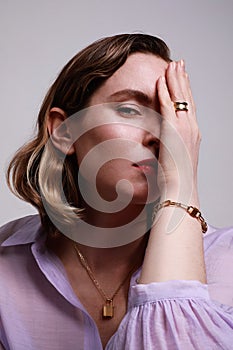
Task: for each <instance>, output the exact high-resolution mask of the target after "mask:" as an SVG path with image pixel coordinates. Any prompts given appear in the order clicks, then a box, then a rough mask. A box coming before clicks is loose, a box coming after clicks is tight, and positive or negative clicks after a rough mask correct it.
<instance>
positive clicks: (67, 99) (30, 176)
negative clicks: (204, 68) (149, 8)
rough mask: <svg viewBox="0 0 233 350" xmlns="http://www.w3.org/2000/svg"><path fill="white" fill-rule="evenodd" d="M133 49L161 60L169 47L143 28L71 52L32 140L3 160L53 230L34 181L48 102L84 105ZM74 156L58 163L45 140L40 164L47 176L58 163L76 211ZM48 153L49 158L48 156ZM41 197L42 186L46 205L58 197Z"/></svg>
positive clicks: (16, 187) (70, 110)
mask: <svg viewBox="0 0 233 350" xmlns="http://www.w3.org/2000/svg"><path fill="white" fill-rule="evenodd" d="M136 52H141V53H151V54H154V55H156V56H158V57H160V58H162V59H164V60H165V61H167V62H169V61H170V52H169V49H168V47H167V45H166V44H165V43H164V42H163V41H162V40H161V39H159V38H157V37H154V36H151V35H146V34H119V35H115V36H112V37H107V38H103V39H100V40H98V41H96V42H94V43H92V44H91V45H89V46H88V47H86V48H84V49H83V50H82V51H80V52H79V53H78V54H77V55H75V56H74V57H73V58H72V59H71V60H70V61H69V62H68V63H67V64H66V65H65V67H64V68H63V69H62V71H61V72H60V74H59V75H58V77H57V79H56V80H55V82H54V83H53V85H52V86H51V87H50V89H49V91H48V93H47V95H46V96H45V99H44V101H43V104H42V106H41V109H40V112H39V116H38V121H37V128H38V132H37V135H36V136H35V138H34V139H33V140H32V141H30V142H28V143H27V144H25V145H24V146H23V147H22V148H20V149H19V150H18V152H17V153H16V154H15V156H14V158H13V159H12V161H11V162H10V164H9V168H8V171H7V181H8V185H9V187H10V188H11V190H12V191H13V192H14V193H15V194H16V195H17V196H18V197H20V198H21V199H23V200H25V201H27V202H29V203H31V204H32V205H33V206H35V207H36V208H37V209H38V211H39V213H40V216H41V219H42V223H43V224H44V225H45V226H46V229H47V230H48V231H50V232H51V231H52V232H54V230H55V228H54V227H53V224H52V223H51V221H50V219H49V217H48V215H47V214H46V210H45V208H44V205H43V201H42V199H41V193H43V194H44V193H45V191H42V189H41V186H42V185H41V183H42V182H44V181H42V182H40V181H39V173H40V168H41V167H42V158H43V157H42V155H43V152H44V148H45V145H46V143H47V142H48V140H49V134H48V131H47V120H48V114H49V111H50V109H51V108H52V107H59V108H61V109H62V110H64V111H65V112H66V114H67V115H68V116H71V115H72V114H74V113H76V112H78V111H80V110H81V109H83V108H85V106H87V104H88V101H89V99H90V97H91V96H92V94H93V93H94V92H95V91H96V89H98V87H100V86H101V84H102V83H103V82H104V81H105V80H107V79H108V78H109V77H110V76H111V75H112V74H113V73H114V72H115V71H116V70H117V69H118V68H119V67H121V66H122V65H123V64H124V63H125V61H126V59H127V57H128V56H129V55H131V54H133V53H136ZM74 157H75V156H72V155H71V156H68V157H66V159H65V161H64V163H62V165H61V164H60V163H59V156H58V154H57V152H56V151H55V150H54V149H53V147H52V146H51V148H50V158H49V163H47V164H44V165H45V166H46V168H48V166H49V169H50V173H52V174H53V179H54V174H56V172H57V170H58V168H59V167H60V166H62V168H63V169H62V171H63V174H64V176H63V179H64V183H63V186H64V193H65V196H66V199H67V202H68V203H70V204H72V205H74V207H70V208H72V211H73V212H74V209H76V213H77V212H78V209H77V207H78V206H79V205H78V204H79V202H78V199H79V196H78V188H77V162H76V158H74ZM45 159H46V157H45ZM45 159H44V161H45ZM51 159H53V161H50V160H51ZM47 161H48V158H47ZM43 174H45V172H43ZM47 180H48V179H47ZM45 181H46V179H45ZM53 182H54V184H53V185H52V186H54V187H55V186H56V183H55V182H56V181H53ZM50 184H51V178H50ZM52 192H53V193H55V192H56V191H54V189H53V191H52ZM44 196H45V194H44ZM47 197H49V193H48V191H47V193H46V198H45V199H46V201H47V200H48V202H50V205H53V206H56V204H55V203H57V201H58V200H59V199H58V198H56V200H53V201H49V199H48V198H47ZM60 200H61V198H60ZM75 206H76V208H75ZM60 207H61V206H60ZM54 210H55V211H56V210H57V209H56V208H55V209H54Z"/></svg>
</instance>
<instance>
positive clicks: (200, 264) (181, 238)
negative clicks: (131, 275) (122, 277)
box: [139, 191, 206, 283]
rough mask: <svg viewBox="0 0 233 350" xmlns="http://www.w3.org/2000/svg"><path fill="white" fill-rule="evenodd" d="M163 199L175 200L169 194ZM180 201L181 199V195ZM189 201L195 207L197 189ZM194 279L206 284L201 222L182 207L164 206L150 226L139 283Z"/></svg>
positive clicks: (196, 204)
mask: <svg viewBox="0 0 233 350" xmlns="http://www.w3.org/2000/svg"><path fill="white" fill-rule="evenodd" d="M167 196H169V198H168V197H167V198H166V199H171V200H175V199H176V198H175V197H172V196H173V194H172V193H167ZM181 200H182V198H181ZM185 204H190V205H192V206H195V207H197V208H199V201H198V196H197V192H196V191H195V193H194V194H193V195H192V197H191V199H190V203H185ZM167 280H198V281H200V282H202V283H206V273H205V262H204V252H203V233H202V229H201V224H200V222H199V221H198V220H197V219H196V218H192V217H191V216H190V215H189V214H188V213H186V212H185V211H184V210H183V209H182V208H176V207H175V208H174V207H166V208H162V209H161V210H160V211H159V213H158V218H157V219H155V223H154V225H153V227H152V228H151V232H150V237H149V241H148V246H147V250H146V253H145V258H144V263H143V267H142V272H141V276H140V279H139V281H140V283H151V282H161V281H167Z"/></svg>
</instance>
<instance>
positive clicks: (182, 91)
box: [158, 60, 196, 120]
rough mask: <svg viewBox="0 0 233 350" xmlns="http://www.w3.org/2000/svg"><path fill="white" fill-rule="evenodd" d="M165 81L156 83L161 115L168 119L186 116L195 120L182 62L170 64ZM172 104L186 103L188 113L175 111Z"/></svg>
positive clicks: (193, 107) (191, 98) (187, 80)
mask: <svg viewBox="0 0 233 350" xmlns="http://www.w3.org/2000/svg"><path fill="white" fill-rule="evenodd" d="M165 77H166V80H164V79H163V78H160V79H159V81H158V96H159V102H160V107H161V114H162V115H163V116H164V117H166V118H168V119H170V118H172V117H173V118H174V116H176V117H177V118H180V117H182V118H183V117H184V116H188V117H191V118H192V119H193V120H196V115H195V105H194V101H193V97H192V92H191V88H190V83H189V78H188V75H187V73H186V71H185V65H184V61H183V60H181V61H179V62H174V61H173V62H171V63H170V64H169V65H168V68H167V71H166V75H165ZM174 102H187V103H188V111H175V108H174Z"/></svg>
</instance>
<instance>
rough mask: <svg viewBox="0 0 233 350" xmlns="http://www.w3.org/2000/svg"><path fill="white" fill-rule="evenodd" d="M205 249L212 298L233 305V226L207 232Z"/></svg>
mask: <svg viewBox="0 0 233 350" xmlns="http://www.w3.org/2000/svg"><path fill="white" fill-rule="evenodd" d="M204 250H205V263H206V274H207V283H208V289H209V293H210V296H211V298H212V299H214V300H217V301H219V302H221V303H223V304H227V305H230V306H233V274H232V266H233V227H225V228H220V229H212V231H211V232H207V235H206V237H205V238H204Z"/></svg>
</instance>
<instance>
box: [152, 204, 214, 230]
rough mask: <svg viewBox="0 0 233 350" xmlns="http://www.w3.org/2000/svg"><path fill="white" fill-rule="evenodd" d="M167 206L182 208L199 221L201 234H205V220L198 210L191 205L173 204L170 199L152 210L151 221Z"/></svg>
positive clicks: (206, 226)
mask: <svg viewBox="0 0 233 350" xmlns="http://www.w3.org/2000/svg"><path fill="white" fill-rule="evenodd" d="M169 206H174V207H178V208H182V209H184V210H186V212H187V213H188V214H189V215H190V216H191V217H192V218H196V219H197V220H198V221H200V223H201V228H202V232H203V233H206V231H207V228H208V225H207V223H206V221H205V219H204V218H203V216H202V215H201V212H200V210H199V209H197V208H196V207H193V206H191V205H185V204H182V203H178V202H173V201H171V200H170V199H168V200H166V201H164V202H163V203H160V204H158V205H157V206H156V207H155V209H154V213H153V217H152V219H153V221H154V219H155V216H156V214H157V212H158V211H159V210H160V209H162V208H165V207H169Z"/></svg>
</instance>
